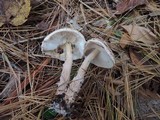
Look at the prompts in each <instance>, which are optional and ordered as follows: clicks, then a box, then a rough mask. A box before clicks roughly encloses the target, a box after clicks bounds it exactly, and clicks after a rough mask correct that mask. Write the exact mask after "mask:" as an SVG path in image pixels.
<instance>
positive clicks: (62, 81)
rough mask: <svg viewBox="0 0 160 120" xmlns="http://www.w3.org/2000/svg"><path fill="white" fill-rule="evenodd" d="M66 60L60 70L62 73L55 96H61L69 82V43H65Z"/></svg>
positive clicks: (71, 60) (70, 47)
mask: <svg viewBox="0 0 160 120" xmlns="http://www.w3.org/2000/svg"><path fill="white" fill-rule="evenodd" d="M65 46H66V60H65V62H64V64H63V69H62V73H61V76H60V81H59V83H57V84H58V88H57V91H56V95H61V94H63V93H64V92H65V90H66V88H67V85H68V83H69V80H70V73H71V68H72V62H73V59H72V46H71V43H66V44H65Z"/></svg>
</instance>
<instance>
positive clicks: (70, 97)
mask: <svg viewBox="0 0 160 120" xmlns="http://www.w3.org/2000/svg"><path fill="white" fill-rule="evenodd" d="M98 54H99V50H97V49H95V50H93V51H92V52H91V53H90V54H89V55H88V56H87V57H86V58H85V60H84V61H83V63H82V65H81V66H80V68H79V70H78V73H77V75H76V76H75V77H74V78H73V80H72V81H71V83H70V85H69V87H68V89H67V92H66V95H65V101H66V103H67V104H68V105H70V104H72V103H73V102H74V100H75V97H76V95H77V94H78V92H79V91H80V89H81V86H82V84H83V82H84V75H85V73H86V70H87V68H88V66H89V64H90V63H91V61H92V60H93V59H94V58H95V57H96V56H97V55H98Z"/></svg>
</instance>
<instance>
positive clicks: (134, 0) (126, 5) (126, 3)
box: [115, 0, 147, 15]
mask: <svg viewBox="0 0 160 120" xmlns="http://www.w3.org/2000/svg"><path fill="white" fill-rule="evenodd" d="M144 4H147V0H121V1H120V2H118V4H117V6H116V13H115V14H117V15H118V14H123V13H124V12H126V11H128V10H132V9H134V8H135V7H137V6H139V5H144Z"/></svg>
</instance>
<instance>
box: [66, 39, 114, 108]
mask: <svg viewBox="0 0 160 120" xmlns="http://www.w3.org/2000/svg"><path fill="white" fill-rule="evenodd" d="M84 55H85V60H84V61H83V63H82V65H81V66H80V68H79V70H78V72H77V75H76V76H75V77H74V78H73V80H72V81H71V83H70V85H69V87H68V90H67V92H66V94H65V101H66V103H67V104H68V106H70V105H71V104H72V103H73V102H74V101H75V97H76V95H77V94H78V92H79V91H80V89H81V86H82V83H83V82H84V75H85V73H86V71H87V68H88V66H89V64H90V63H92V64H94V65H96V66H99V67H102V68H111V67H113V65H114V64H115V59H114V55H113V53H112V51H111V50H110V48H109V47H108V46H107V44H106V43H104V42H103V41H101V40H99V39H97V38H93V39H91V40H89V41H87V42H86V45H85V48H84Z"/></svg>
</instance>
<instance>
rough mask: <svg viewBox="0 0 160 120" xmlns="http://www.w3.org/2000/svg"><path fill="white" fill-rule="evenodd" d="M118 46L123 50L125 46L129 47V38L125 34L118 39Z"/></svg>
mask: <svg viewBox="0 0 160 120" xmlns="http://www.w3.org/2000/svg"><path fill="white" fill-rule="evenodd" d="M119 42H120V46H121V47H122V48H125V47H126V46H127V45H129V44H130V43H131V42H132V41H131V38H130V36H129V35H128V34H127V33H124V34H123V35H122V37H121V39H120V41H119Z"/></svg>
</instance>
